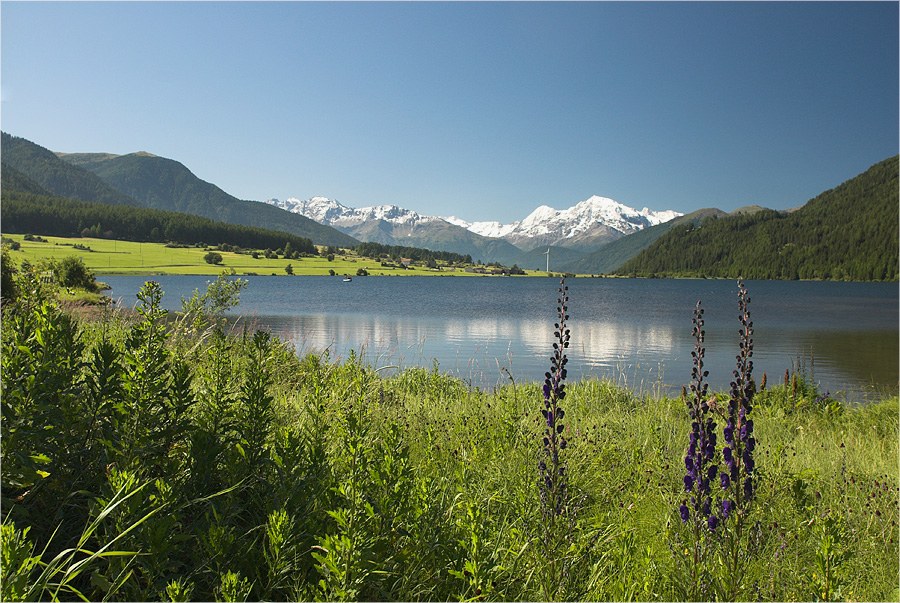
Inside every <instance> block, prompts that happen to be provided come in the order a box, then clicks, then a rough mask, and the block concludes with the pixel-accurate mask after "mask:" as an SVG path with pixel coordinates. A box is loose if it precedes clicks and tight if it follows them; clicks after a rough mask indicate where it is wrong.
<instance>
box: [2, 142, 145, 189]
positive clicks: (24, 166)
mask: <svg viewBox="0 0 900 603" xmlns="http://www.w3.org/2000/svg"><path fill="white" fill-rule="evenodd" d="M0 136H2V142H0V149H2V155H3V171H6V169H7V168H13V169H14V170H16V172H17V173H18V174H21V175H24V176H25V177H27V178H28V179H30V180H31V181H33V182H34V183H36V184H38V185H39V186H40V187H41V188H43V189H45V190H46V191H49V192H50V193H52V194H53V195H56V196H59V197H65V198H67V199H76V200H78V201H92V202H96V203H105V204H107V205H134V206H139V205H140V203H139V202H138V201H137V200H135V199H133V198H131V197H129V196H128V195H126V194H125V193H123V192H121V191H119V190H117V189H115V188H114V187H112V186H110V185H109V184H107V183H106V182H104V181H103V179H102V178H100V177H99V176H97V175H96V174H92V173H91V172H89V171H87V170H84V169H82V168H80V167H78V166H75V165H70V164H68V163H66V162H65V161H61V160H60V159H59V157H57V156H56V154H55V153H53V151H50V150H48V149H45V148H44V147H42V146H40V145H37V144H35V143H33V142H31V141H29V140H25V139H24V138H19V137H17V136H11V135H10V134H7V133H6V132H3V133H2V134H0ZM28 188H31V187H28ZM17 190H25V189H23V188H19V189H17ZM27 192H39V191H35V190H33V189H32V190H28V191H27Z"/></svg>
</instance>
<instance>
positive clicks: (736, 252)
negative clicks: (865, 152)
mask: <svg viewBox="0 0 900 603" xmlns="http://www.w3.org/2000/svg"><path fill="white" fill-rule="evenodd" d="M898 201H900V194H898V158H897V157H896V156H895V157H892V158H890V159H886V160H884V161H882V162H880V163H878V164H876V165H874V166H872V167H871V168H869V169H868V170H867V171H866V172H864V173H862V174H860V175H859V176H856V177H855V178H852V179H850V180H848V181H847V182H844V183H843V184H841V185H840V186H838V187H836V188H834V189H831V190H829V191H826V192H824V193H822V194H821V195H819V196H818V197H816V198H814V199H812V200H810V201H809V202H808V203H807V204H806V205H804V206H803V207H801V208H800V209H798V210H796V211H794V212H775V211H771V210H763V211H757V212H755V213H748V214H742V215H737V216H729V217H725V218H712V219H708V220H706V221H704V222H703V223H702V225H700V226H694V225H693V224H691V225H688V226H687V227H685V228H673V229H672V230H671V231H669V232H668V233H667V234H665V235H664V236H662V237H660V239H659V240H658V241H656V243H654V244H653V246H651V247H650V248H648V249H646V250H644V251H642V252H641V253H640V254H638V255H637V256H636V257H635V258H633V259H632V260H630V261H629V262H627V263H626V264H624V265H623V266H622V267H621V268H619V269H618V270H617V271H616V273H617V274H622V275H635V276H667V277H671V276H709V277H725V278H737V277H739V276H743V277H744V278H758V279H798V278H800V279H826V280H862V281H866V280H897V277H898V258H900V249H898V248H900V242H898V223H897V212H898Z"/></svg>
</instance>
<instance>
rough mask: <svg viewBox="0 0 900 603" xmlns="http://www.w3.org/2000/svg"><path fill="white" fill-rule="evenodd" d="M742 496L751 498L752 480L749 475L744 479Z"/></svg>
mask: <svg viewBox="0 0 900 603" xmlns="http://www.w3.org/2000/svg"><path fill="white" fill-rule="evenodd" d="M744 498H745V499H747V500H749V499H751V498H753V480H752V478H749V477H748V478H747V479H745V480H744Z"/></svg>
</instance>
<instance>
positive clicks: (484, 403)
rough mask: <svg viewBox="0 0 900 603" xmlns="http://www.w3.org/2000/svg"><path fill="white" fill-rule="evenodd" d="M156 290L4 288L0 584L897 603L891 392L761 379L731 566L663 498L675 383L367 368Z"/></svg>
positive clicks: (676, 456) (9, 593) (46, 593)
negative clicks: (499, 383) (71, 296)
mask: <svg viewBox="0 0 900 603" xmlns="http://www.w3.org/2000/svg"><path fill="white" fill-rule="evenodd" d="M211 292H212V291H210V292H208V293H211ZM161 294H162V292H160V291H158V290H157V289H154V288H153V287H152V286H148V287H146V288H145V289H144V291H143V293H142V303H141V304H140V306H139V308H140V311H139V313H138V314H133V313H124V312H120V311H116V310H100V311H98V312H96V313H94V315H93V318H92V319H85V318H72V317H70V316H69V315H67V314H65V313H64V312H61V311H59V310H58V309H56V307H55V306H54V304H53V303H49V304H43V303H41V301H40V300H38V299H33V298H28V299H25V300H23V301H20V302H19V303H18V304H16V305H11V306H10V305H8V306H6V307H5V308H4V311H3V325H2V326H3V328H2V338H3V339H2V362H3V375H4V379H3V392H2V393H3V396H2V399H3V423H2V425H3V448H2V450H3V462H2V503H3V504H2V512H3V550H4V556H3V568H2V571H3V580H2V585H3V593H2V594H3V598H4V600H12V599H16V598H28V597H40V598H50V597H51V596H53V595H54V593H56V595H58V596H60V597H62V598H75V597H77V596H78V594H79V593H80V594H81V595H84V596H85V597H88V598H90V599H93V600H99V599H102V598H108V599H111V600H214V599H215V600H229V601H236V600H245V599H249V600H262V599H265V600H292V599H328V600H410V601H412V600H447V599H449V600H541V599H552V600H566V599H577V600H667V601H669V600H681V599H685V598H708V599H720V598H731V597H733V598H737V599H741V600H751V599H753V600H757V599H765V600H814V599H829V600H844V599H852V600H887V599H893V600H896V597H897V595H898V592H897V580H898V556H897V551H898V527H897V524H898V519H900V518H898V420H897V419H898V400H897V399H896V398H893V399H890V400H885V401H883V402H881V403H879V404H874V405H870V406H866V407H862V408H853V409H850V408H843V407H839V406H829V405H827V404H823V403H822V401H821V400H820V399H819V398H818V397H817V396H816V392H814V391H809V390H806V389H804V387H802V386H801V387H791V386H784V385H779V386H777V387H774V388H771V387H770V388H767V389H765V390H764V391H760V392H758V393H757V394H756V397H755V405H754V408H753V410H752V417H753V420H754V422H755V430H754V434H755V437H756V442H757V445H756V448H755V451H754V455H755V459H756V470H755V473H754V475H755V495H754V496H753V497H752V498H751V499H749V500H748V501H745V505H744V506H743V507H742V510H741V517H742V521H743V522H744V525H745V526H746V531H745V532H744V534H743V537H742V538H741V541H740V542H739V543H738V545H739V546H738V549H739V550H740V552H741V554H740V557H739V559H737V561H738V563H737V565H736V566H735V565H734V564H731V559H730V558H728V556H727V555H726V554H725V553H726V552H727V551H728V550H731V549H729V548H728V537H729V534H733V527H731V526H733V525H735V524H734V523H731V524H728V523H724V524H723V525H722V526H720V527H719V528H718V531H712V532H703V533H702V534H701V536H700V541H699V544H700V545H701V546H700V548H699V549H697V548H695V547H694V545H695V544H697V543H694V542H693V541H692V539H691V538H692V536H691V529H690V527H691V524H690V523H688V524H685V523H683V521H682V517H681V515H680V511H679V506H680V505H682V504H683V503H684V502H685V500H686V497H687V494H686V493H685V485H684V477H685V460H684V459H685V453H686V450H687V448H688V440H689V434H690V433H691V430H692V427H691V419H690V416H689V411H688V404H687V403H688V402H690V399H689V397H688V398H677V399H672V398H652V397H649V396H639V395H635V394H634V393H632V392H629V391H627V390H624V389H620V388H617V387H616V386H614V385H613V384H611V383H610V382H606V381H599V380H586V381H583V382H579V383H576V384H569V385H568V386H565V390H564V391H565V395H564V396H557V392H561V391H563V390H562V388H561V387H560V386H561V385H564V383H563V381H564V378H563V379H562V381H554V382H553V383H552V388H551V389H552V391H551V393H550V394H545V392H542V388H541V386H540V384H535V383H525V384H512V383H510V384H509V385H508V386H506V387H501V388H497V389H495V390H492V391H481V390H477V389H471V388H470V387H468V386H467V385H466V384H465V383H464V382H462V381H460V380H457V379H454V378H452V377H449V376H447V375H443V374H441V373H439V372H437V371H435V370H430V371H429V370H426V369H421V368H413V369H407V370H405V371H403V372H402V373H400V374H398V375H395V376H390V377H387V376H384V375H382V374H381V373H379V372H378V371H375V370H373V368H372V367H369V366H366V365H365V364H363V363H362V362H360V361H359V360H358V359H357V358H354V357H352V356H351V358H349V359H348V360H346V361H344V362H340V363H335V362H332V361H331V360H330V359H329V357H328V356H327V355H324V354H310V355H306V356H304V357H298V356H297V355H296V354H295V353H294V351H293V350H292V349H290V348H289V347H288V346H287V345H286V344H284V343H282V342H280V341H277V340H275V339H272V338H271V337H269V336H267V335H266V334H262V333H256V334H254V333H249V332H240V333H232V334H226V333H223V332H222V331H221V330H220V329H219V328H218V327H217V325H218V322H217V319H216V316H218V315H219V314H220V310H221V308H222V307H224V306H223V304H225V303H227V299H226V298H227V297H228V295H229V294H228V293H227V292H226V293H225V294H224V296H222V295H220V296H219V300H218V302H217V301H216V295H211V296H208V297H206V298H198V303H195V304H194V305H193V306H191V307H190V308H185V309H186V310H189V311H188V313H187V314H185V315H184V316H182V317H180V318H178V319H176V320H175V321H164V320H163V313H162V312H161V311H160V310H159V300H160V295H161ZM207 302H208V303H207ZM563 323H564V320H563ZM563 327H564V324H563ZM552 328H553V326H552V325H548V329H552ZM561 338H562V335H560V339H561ZM547 353H548V356H549V355H550V354H551V353H553V350H548V351H547ZM560 354H561V350H557V352H556V355H557V358H559V356H560ZM548 368H549V363H548ZM688 378H689V376H687V375H686V376H685V382H687V381H688V380H689V379H688ZM548 395H549V396H550V397H549V398H548V397H547V396H548ZM726 398H727V395H724V394H719V395H718V400H724V399H726ZM548 400H553V401H555V402H554V404H556V407H554V408H555V409H556V408H558V409H564V410H565V414H564V415H563V414H562V413H561V412H559V410H554V412H555V413H556V414H557V417H556V422H554V425H557V424H558V425H562V424H563V422H564V423H565V426H564V428H560V429H559V430H558V434H557V435H558V438H559V440H557V439H554V441H561V440H562V439H565V440H566V442H567V444H566V445H564V446H562V447H560V448H558V450H557V452H558V454H559V460H560V462H561V466H562V467H565V473H564V477H565V480H564V482H565V484H566V488H565V489H564V490H560V489H558V488H557V489H556V490H555V491H554V492H555V494H553V495H552V496H557V495H559V500H560V501H562V503H563V505H562V507H561V508H560V509H561V510H559V511H554V509H553V508H552V507H548V504H547V501H548V497H547V493H548V490H546V488H542V487H540V486H539V478H540V482H541V483H545V481H544V477H546V476H545V475H544V474H545V471H543V468H545V467H546V465H541V463H543V462H544V461H546V462H547V463H550V461H551V458H550V457H548V456H547V455H546V450H547V446H548V444H547V443H546V442H543V438H544V437H548V436H547V434H548V429H547V427H548V423H550V422H551V421H550V420H549V419H548V418H547V416H546V415H545V414H543V413H542V410H547V408H548V404H549V402H548ZM710 409H711V412H712V413H713V416H714V418H715V420H716V421H717V422H718V428H717V429H721V427H722V426H723V425H724V423H725V421H724V414H716V413H725V410H724V409H723V408H722V405H721V404H719V405H717V404H712V406H710ZM554 431H555V430H554ZM554 437H556V436H554ZM720 455H721V451H719V450H718V449H717V451H716V457H715V458H716V459H718V462H719V463H720V464H722V459H721V457H720ZM559 475H563V474H559ZM556 483H557V485H558V484H559V483H560V482H559V481H557V482H556ZM542 492H543V495H542ZM74 549H78V550H74ZM695 550H699V551H700V556H699V557H697V558H696V559H692V558H691V551H695ZM695 562H696V563H695ZM698 566H699V571H698V572H696V577H697V579H696V580H695V583H694V584H691V583H690V580H689V577H690V576H691V575H692V574H691V571H693V570H695V569H698ZM729 568H731V569H729ZM734 571H740V573H741V576H740V580H738V587H737V590H728V589H727V588H726V585H727V584H731V583H733V582H734V577H735V575H734V573H733V572H734ZM692 592H693V593H696V594H697V596H693V597H692V596H689V593H692ZM726 592H727V593H731V594H730V595H729V594H726Z"/></svg>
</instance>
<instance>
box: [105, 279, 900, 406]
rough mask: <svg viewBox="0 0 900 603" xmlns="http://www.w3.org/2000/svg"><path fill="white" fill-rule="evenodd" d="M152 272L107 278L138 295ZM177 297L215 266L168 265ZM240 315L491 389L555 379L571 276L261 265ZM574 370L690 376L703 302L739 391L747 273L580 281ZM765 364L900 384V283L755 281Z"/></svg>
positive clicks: (725, 370)
mask: <svg viewBox="0 0 900 603" xmlns="http://www.w3.org/2000/svg"><path fill="white" fill-rule="evenodd" d="M147 278H148V277H131V276H105V277H102V278H101V280H103V281H104V282H107V283H109V284H110V285H111V286H112V288H113V289H112V291H111V292H110V294H111V296H112V297H113V298H121V302H120V303H121V304H122V305H125V306H132V305H134V303H135V301H136V298H135V293H136V292H137V290H138V289H139V288H140V286H141V285H142V284H143V283H144V281H145V280H147ZM153 278H154V280H156V281H158V282H159V283H160V284H161V285H162V288H163V290H164V291H165V292H166V295H165V296H164V298H163V303H164V306H165V307H166V308H168V309H170V310H178V309H180V307H181V296H185V297H190V295H191V293H192V292H193V290H194V289H198V288H199V289H201V291H202V290H205V287H206V284H207V283H208V282H209V281H211V280H214V279H213V277H209V276H158V277H153ZM243 278H246V280H247V281H248V285H247V288H246V289H245V290H244V291H243V293H242V295H241V305H240V306H239V308H238V309H237V313H239V314H240V315H242V316H243V317H244V319H245V320H252V321H254V322H255V323H256V324H258V325H259V326H260V327H263V328H266V329H269V330H271V331H272V333H273V334H275V335H278V336H279V337H281V338H283V339H286V340H288V341H291V342H292V343H293V344H294V346H295V347H296V349H297V351H298V352H299V353H303V352H307V351H321V350H325V349H327V350H329V352H330V354H331V356H332V358H346V357H347V355H348V354H349V352H350V350H351V349H353V350H356V351H357V353H360V352H362V353H363V354H364V358H365V360H366V361H367V362H369V363H370V364H372V365H373V366H375V367H383V366H403V367H406V366H413V365H420V366H426V367H432V366H433V365H434V363H435V362H437V364H438V367H439V370H441V371H442V372H449V373H452V374H454V375H457V376H459V377H461V378H463V379H466V380H467V381H469V382H470V383H471V384H472V385H476V386H479V387H492V386H495V385H497V384H502V383H505V382H508V377H507V376H506V374H505V373H503V372H501V368H505V369H506V370H508V371H509V373H510V374H511V375H512V377H513V378H514V379H515V380H516V382H522V381H542V380H543V374H544V372H545V371H547V370H548V367H549V358H550V354H551V352H552V344H553V330H554V329H553V323H554V322H555V320H556V316H555V314H556V298H557V287H558V284H559V281H558V280H557V279H551V278H478V277H470V278H461V277H447V278H441V277H418V278H417V277H371V276H370V277H357V278H354V279H353V282H350V283H345V282H343V281H342V280H341V278H340V277H319V276H309V277H305V276H292V277H291V276H286V275H285V276H249V277H243ZM567 284H568V285H569V298H570V300H569V315H570V320H569V327H570V329H571V331H572V334H571V343H570V346H571V347H570V348H569V349H568V354H567V355H568V357H569V364H568V365H567V368H568V369H569V378H570V379H572V378H575V379H577V378H579V377H583V376H591V375H593V376H599V377H609V378H612V379H613V380H615V381H617V382H619V383H620V384H622V385H625V386H628V387H631V388H633V389H636V390H638V391H655V388H663V389H665V390H666V391H669V392H679V391H680V390H681V387H682V385H686V384H688V383H689V382H690V376H691V350H692V349H693V346H694V339H693V338H692V336H691V328H692V324H691V318H692V311H693V309H694V307H695V305H696V303H697V301H698V300H700V301H702V303H703V308H704V309H705V314H704V319H705V320H706V324H705V330H706V341H705V347H706V366H705V368H706V369H707V370H709V382H710V387H711V389H713V390H718V391H727V390H728V389H729V382H730V380H731V379H732V371H733V370H734V365H735V356H736V355H737V353H738V351H739V350H738V328H739V327H740V324H739V322H738V306H737V285H736V283H735V282H734V281H725V280H665V279H591V278H578V279H570V280H569V281H568V282H567ZM746 286H747V288H748V290H749V294H750V300H751V301H750V313H751V318H752V320H753V324H754V329H755V334H754V356H753V361H754V376H755V377H756V379H757V381H759V380H760V378H761V377H762V374H763V372H766V373H767V376H768V381H769V383H778V382H780V381H781V380H782V379H783V376H784V371H785V369H787V368H792V367H793V368H796V367H797V366H798V364H800V365H802V366H803V368H804V369H805V371H806V373H807V374H808V375H809V376H811V377H812V378H813V380H814V381H816V382H818V383H819V387H820V391H822V392H826V391H828V392H830V393H831V394H832V396H834V397H837V398H838V399H844V400H847V401H850V402H853V403H859V402H864V401H866V400H868V399H873V398H880V397H881V396H883V395H884V394H885V393H891V394H896V393H897V390H898V380H900V378H898V347H900V346H898V286H897V284H896V283H833V282H793V281H791V282H788V281H748V282H747V283H746Z"/></svg>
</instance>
